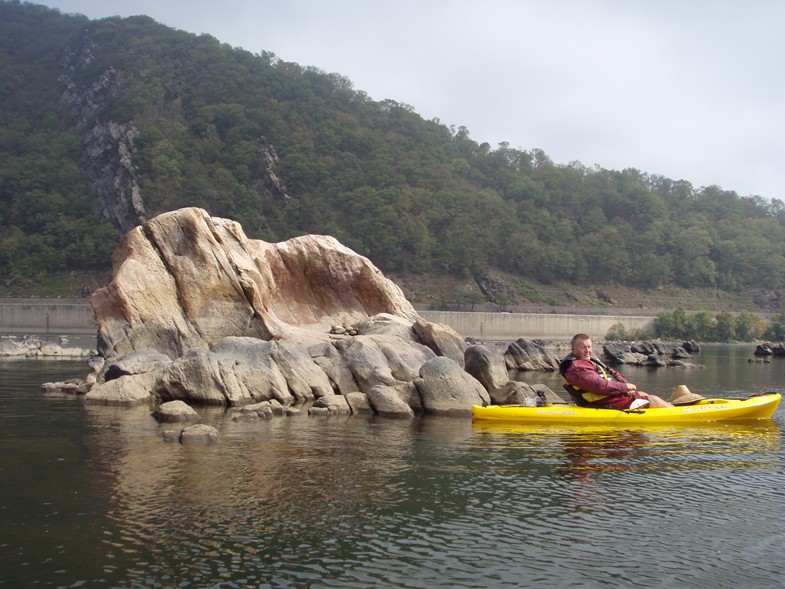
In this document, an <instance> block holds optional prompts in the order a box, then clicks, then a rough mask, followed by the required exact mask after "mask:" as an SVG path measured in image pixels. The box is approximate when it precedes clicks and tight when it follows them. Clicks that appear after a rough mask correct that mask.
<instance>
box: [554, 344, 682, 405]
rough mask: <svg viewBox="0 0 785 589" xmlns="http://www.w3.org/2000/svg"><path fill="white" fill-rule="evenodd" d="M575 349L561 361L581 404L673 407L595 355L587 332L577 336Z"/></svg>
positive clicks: (573, 345) (567, 379) (575, 395)
mask: <svg viewBox="0 0 785 589" xmlns="http://www.w3.org/2000/svg"><path fill="white" fill-rule="evenodd" d="M570 347H571V352H570V353H569V354H567V356H565V357H564V359H563V360H562V361H561V362H560V364H559V372H560V373H561V375H562V377H564V381H565V382H566V383H567V384H568V385H569V386H571V387H572V389H573V390H572V391H570V393H571V395H572V396H573V397H574V398H575V399H576V402H577V404H578V405H582V406H584V407H595V408H599V409H637V408H639V407H641V408H642V407H673V405H672V404H671V403H669V402H668V401H665V400H664V399H662V398H661V397H658V396H657V395H650V394H648V393H644V392H643V391H639V390H638V387H636V386H635V385H634V384H633V383H631V382H627V379H625V378H624V377H623V376H622V375H621V374H619V372H617V371H616V370H614V369H613V368H610V367H609V366H606V365H605V364H603V363H602V362H600V361H599V360H597V359H596V358H594V357H593V356H592V343H591V338H590V337H589V336H588V335H586V334H585V333H578V334H576V335H574V336H573V338H572V340H571V342H570Z"/></svg>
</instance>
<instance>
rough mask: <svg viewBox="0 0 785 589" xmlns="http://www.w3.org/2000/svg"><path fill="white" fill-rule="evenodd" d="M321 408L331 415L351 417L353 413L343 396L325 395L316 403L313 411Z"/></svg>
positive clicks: (312, 407)
mask: <svg viewBox="0 0 785 589" xmlns="http://www.w3.org/2000/svg"><path fill="white" fill-rule="evenodd" d="M320 408H322V409H327V413H328V414H329V415H351V413H352V410H351V407H349V403H348V402H347V400H346V397H344V396H343V395H324V396H323V397H319V398H318V399H316V401H314V403H313V405H312V406H311V409H320ZM310 413H311V412H310V411H309V414H310ZM314 413H316V412H314Z"/></svg>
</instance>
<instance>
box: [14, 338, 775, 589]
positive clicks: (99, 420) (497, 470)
mask: <svg viewBox="0 0 785 589" xmlns="http://www.w3.org/2000/svg"><path fill="white" fill-rule="evenodd" d="M751 352H752V346H714V347H706V348H704V351H703V353H702V354H701V355H700V356H696V358H695V362H697V363H701V364H703V365H705V368H703V369H693V370H684V369H676V368H668V369H664V368H661V369H656V370H647V369H643V368H631V367H625V368H624V370H623V372H624V373H625V374H626V375H628V376H629V377H630V378H631V380H634V381H635V382H637V383H638V385H639V388H641V389H643V390H648V391H650V392H654V393H663V394H664V396H666V397H667V391H669V390H670V389H671V388H672V386H674V385H675V384H687V385H688V386H689V388H690V389H691V390H692V391H693V392H698V393H701V394H704V395H707V394H708V395H711V396H743V397H745V396H747V395H749V394H751V393H755V392H762V391H764V390H777V391H780V392H782V391H783V390H784V389H785V385H784V384H783V375H785V359H780V358H774V359H772V361H771V363H769V364H752V363H749V362H748V361H747V360H748V359H750V358H752V356H751ZM86 372H87V371H86V369H85V367H84V362H83V361H78V362H77V361H66V360H56V361H48V360H5V361H2V362H0V399H1V401H2V402H1V403H0V477H2V484H1V485H0V586H3V587H14V588H18V587H118V588H127V587H134V588H143V587H144V588H159V587H167V588H168V587H173V588H174V587H198V588H207V587H214V588H218V587H221V588H251V587H254V588H255V587H297V588H299V587H308V588H328V587H345V588H370V587H409V588H493V587H538V588H545V587H585V588H588V587H603V588H614V587H619V588H622V587H623V588H627V587H663V588H665V587H669V588H671V587H689V588H704V587H712V588H735V587H740V586H743V587H766V588H769V587H781V586H783V585H785V573H784V572H783V566H782V558H783V554H785V523H784V522H783V515H784V513H783V512H784V511H785V468H784V467H783V464H784V462H783V428H785V417H784V416H783V411H785V410H784V409H783V408H782V407H781V408H779V409H778V410H777V412H776V413H775V415H774V418H773V419H772V420H770V421H764V422H749V423H738V424H734V425H705V426H701V427H694V426H693V427H662V428H656V429H654V428H648V429H643V430H640V429H638V430H636V429H630V430H620V429H615V430H614V429H604V430H603V429H569V428H563V429H549V430H538V429H536V428H532V427H518V428H516V427H509V426H508V427H504V426H483V425H480V424H472V422H471V420H470V419H455V418H417V419H414V420H393V419H379V418H365V417H350V418H337V417H329V418H324V417H320V418H315V417H314V418H312V417H308V416H306V415H303V416H298V417H291V418H277V419H275V420H272V421H267V422H262V421H259V422H252V423H249V422H234V421H232V420H231V419H229V418H228V417H227V415H226V414H225V412H224V411H223V410H220V409H218V408H210V409H200V410H199V411H200V413H201V414H202V418H203V422H205V423H209V424H212V425H215V426H216V427H217V428H218V429H219V430H220V432H221V442H220V444H218V445H217V446H213V447H193V446H181V445H180V444H178V443H172V442H167V441H164V439H163V437H162V435H161V431H162V429H164V428H166V427H171V426H160V425H158V424H157V423H156V422H155V421H154V420H153V419H152V417H151V416H150V411H149V408H147V407H139V408H134V409H127V408H125V409H124V408H112V407H94V406H84V405H83V403H82V402H81V401H80V400H79V399H76V398H74V397H71V396H67V395H59V394H58V395H48V394H43V393H42V392H41V391H40V389H39V385H40V383H41V382H44V381H49V380H62V379H65V378H68V377H72V376H84V374H85V373H86ZM528 379H529V381H530V382H545V383H546V384H549V385H550V386H552V388H553V389H554V390H559V383H558V380H557V379H556V378H555V377H553V376H550V375H545V376H543V375H534V374H532V375H529V376H528Z"/></svg>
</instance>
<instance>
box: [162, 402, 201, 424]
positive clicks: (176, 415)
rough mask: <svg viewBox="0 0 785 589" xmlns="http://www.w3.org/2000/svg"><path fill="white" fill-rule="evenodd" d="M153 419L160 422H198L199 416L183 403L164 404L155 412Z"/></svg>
mask: <svg viewBox="0 0 785 589" xmlns="http://www.w3.org/2000/svg"><path fill="white" fill-rule="evenodd" d="M153 417H155V419H156V420H158V421H160V422H183V421H198V420H199V419H200V417H199V414H198V413H197V412H196V411H195V410H194V409H193V407H191V406H190V405H188V404H187V403H185V402H183V401H168V402H166V403H162V404H161V405H159V406H158V407H156V408H155V410H154V411H153Z"/></svg>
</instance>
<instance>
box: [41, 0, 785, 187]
mask: <svg viewBox="0 0 785 589" xmlns="http://www.w3.org/2000/svg"><path fill="white" fill-rule="evenodd" d="M38 3H41V4H44V5H46V6H50V7H53V8H59V9H60V11H61V12H63V13H66V14H68V13H80V14H84V15H86V16H88V17H89V18H92V19H96V18H102V17H105V16H115V15H119V16H130V15H134V14H145V15H148V16H150V17H152V18H153V19H155V20H156V21H158V22H160V23H163V24H165V25H168V26H171V27H174V28H178V29H182V30H185V31H189V32H193V33H208V34H210V35H212V36H214V37H216V38H217V39H219V40H220V41H222V42H225V43H228V44H230V45H232V46H235V47H242V48H244V49H247V50H248V51H251V52H253V53H259V52H261V51H271V52H272V53H274V54H275V55H277V56H278V57H279V58H280V59H283V60H285V61H293V62H296V63H298V64H300V65H301V66H315V67H317V68H319V69H322V70H324V71H326V72H336V73H338V74H341V75H343V76H345V77H347V78H349V79H350V80H351V81H352V83H353V85H354V88H355V89H356V90H361V91H364V92H366V93H367V94H368V95H369V96H370V97H371V98H372V99H374V100H384V99H388V98H389V99H393V100H396V101H398V102H403V103H406V104H409V105H411V106H412V107H413V108H414V110H415V111H416V112H417V113H419V114H420V115H422V116H423V117H424V118H426V119H433V118H438V119H439V120H440V121H441V122H442V123H443V124H445V125H448V126H455V127H461V126H463V127H466V128H467V129H468V130H469V135H470V137H471V138H472V139H474V140H475V141H477V142H480V143H482V142H486V141H487V142H488V143H490V144H491V146H492V147H494V148H495V147H497V145H498V144H499V143H500V142H503V141H506V142H508V143H509V144H510V147H513V148H518V149H524V150H530V149H533V148H540V149H542V150H544V151H545V153H547V154H548V155H549V156H550V157H551V159H552V160H553V161H554V162H556V163H560V164H566V163H569V162H571V161H575V160H577V161H580V162H581V163H583V164H584V165H585V166H589V167H591V166H594V165H595V164H596V165H599V166H601V167H603V168H609V169H616V170H620V169H624V168H629V167H632V168H637V169H639V170H641V171H643V172H649V173H651V174H661V175H663V176H666V177H668V178H672V179H674V180H680V179H684V180H688V181H689V182H691V183H692V184H693V185H694V186H695V188H700V187H702V186H708V185H711V184H716V185H719V186H721V187H722V188H724V189H726V190H734V191H736V192H737V193H738V194H739V195H741V196H749V195H759V196H762V197H765V198H779V199H784V200H785V63H784V62H785V36H783V31H785V2H783V1H780V0H394V1H393V0H220V1H217V0H42V1H41V2H38Z"/></svg>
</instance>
